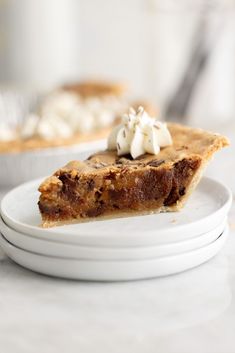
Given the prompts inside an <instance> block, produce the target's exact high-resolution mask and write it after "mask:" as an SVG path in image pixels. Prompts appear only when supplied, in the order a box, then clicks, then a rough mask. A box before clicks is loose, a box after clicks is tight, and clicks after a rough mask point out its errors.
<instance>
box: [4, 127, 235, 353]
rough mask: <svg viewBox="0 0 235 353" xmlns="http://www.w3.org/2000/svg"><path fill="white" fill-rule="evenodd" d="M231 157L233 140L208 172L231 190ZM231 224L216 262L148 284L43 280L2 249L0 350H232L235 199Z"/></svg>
mask: <svg viewBox="0 0 235 353" xmlns="http://www.w3.org/2000/svg"><path fill="white" fill-rule="evenodd" d="M233 131H234V130H231V131H228V134H230V135H231V136H232V133H233ZM234 155H235V154H234V145H232V148H231V149H230V152H229V150H227V151H224V152H222V153H221V154H220V155H219V156H218V158H216V159H215V160H214V162H213V163H212V165H211V167H210V168H209V170H208V172H207V174H209V175H213V176H214V177H216V178H218V179H220V180H223V181H224V182H226V183H227V184H228V185H229V186H230V187H231V188H232V190H233V192H234V193H235V182H234V180H235V157H234ZM229 223H230V236H229V238H228V241H227V242H226V245H225V246H224V248H223V250H222V251H221V252H220V254H219V255H217V256H216V257H215V258H214V259H212V260H211V261H209V262H208V263H206V264H204V265H202V266H200V267H198V268H195V269H193V270H190V271H187V272H184V273H181V274H178V275H174V276H170V277H166V278H158V279H152V280H146V281H137V282H126V283H89V282H76V281H68V280H61V279H54V278H49V277H45V276H42V275H39V274H36V273H33V272H31V271H28V270H26V269H24V268H21V267H19V266H18V265H16V264H14V263H13V262H12V261H11V260H9V259H8V258H7V256H6V255H5V254H4V253H3V252H2V250H1V249H0V352H1V353H32V352H34V353H47V352H48V353H59V352H68V353H70V352H72V353H73V352H76V353H77V352H79V353H94V352H95V353H99V352H112V353H119V352H120V353H125V352H138V353H139V352H141V353H142V352H146V353H152V352H153V353H155V352H160V353H188V352H190V353H194V352H195V353H199V352H200V353H222V352H223V353H234V352H235V343H234V342H235V341H234V330H235V299H234V298H235V202H234V203H233V207H232V210H231V212H230V216H229Z"/></svg>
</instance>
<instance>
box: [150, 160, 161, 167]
mask: <svg viewBox="0 0 235 353" xmlns="http://www.w3.org/2000/svg"><path fill="white" fill-rule="evenodd" d="M164 162H165V161H164V160H163V159H154V160H152V161H150V162H148V163H147V165H149V166H150V167H159V165H161V164H162V163H164Z"/></svg>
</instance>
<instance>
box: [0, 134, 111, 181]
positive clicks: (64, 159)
mask: <svg viewBox="0 0 235 353" xmlns="http://www.w3.org/2000/svg"><path fill="white" fill-rule="evenodd" d="M105 147H106V141H105V140H99V141H92V142H87V143H81V144H78V145H73V146H64V147H53V148H43V149H38V150H34V151H25V152H17V153H0V166H1V172H0V186H1V187H2V186H4V187H6V186H7V187H9V186H15V185H19V184H21V183H23V182H25V181H28V180H32V179H35V178H39V177H43V176H44V175H51V174H52V173H53V172H54V171H56V170H57V169H58V168H60V167H61V166H63V165H65V164H67V163H68V161H70V160H71V161H72V160H75V159H85V158H87V157H88V156H89V155H90V154H92V153H93V152H94V151H97V150H102V149H104V148H105Z"/></svg>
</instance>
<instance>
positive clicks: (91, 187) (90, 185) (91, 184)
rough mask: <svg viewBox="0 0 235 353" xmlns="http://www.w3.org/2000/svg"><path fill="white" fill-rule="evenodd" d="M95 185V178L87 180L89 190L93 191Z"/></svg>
mask: <svg viewBox="0 0 235 353" xmlns="http://www.w3.org/2000/svg"><path fill="white" fill-rule="evenodd" d="M94 187H95V182H94V180H93V179H90V180H88V181H87V189H88V191H92V190H93V189H94Z"/></svg>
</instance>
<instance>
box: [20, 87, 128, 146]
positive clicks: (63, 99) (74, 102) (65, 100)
mask: <svg viewBox="0 0 235 353" xmlns="http://www.w3.org/2000/svg"><path fill="white" fill-rule="evenodd" d="M125 108H126V104H125V103H124V102H123V101H122V100H121V99H120V98H117V97H115V96H111V95H106V96H101V97H95V96H94V97H87V98H82V97H80V96H79V95H77V94H75V93H72V92H65V91H56V92H54V93H53V94H51V95H49V96H48V97H47V98H46V99H45V101H44V102H43V104H42V105H41V107H40V110H39V112H38V113H37V114H30V116H28V117H27V118H26V119H25V122H24V124H23V126H22V128H21V130H20V136H21V137H22V138H25V139H26V138H30V137H32V136H39V137H41V138H44V139H53V138H56V137H61V138H69V137H71V136H73V134H75V133H77V132H80V133H89V132H93V131H95V130H97V129H99V128H104V127H107V126H109V125H111V124H112V123H113V122H114V120H115V119H116V117H117V116H118V115H119V114H121V113H123V111H124V109H125Z"/></svg>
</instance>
